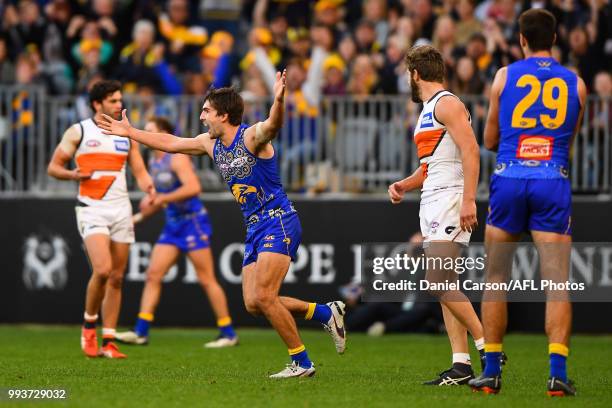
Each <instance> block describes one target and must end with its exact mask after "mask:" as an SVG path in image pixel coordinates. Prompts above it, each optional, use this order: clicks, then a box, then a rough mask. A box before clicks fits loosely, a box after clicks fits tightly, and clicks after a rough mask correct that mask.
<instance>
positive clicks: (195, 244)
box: [115, 117, 238, 348]
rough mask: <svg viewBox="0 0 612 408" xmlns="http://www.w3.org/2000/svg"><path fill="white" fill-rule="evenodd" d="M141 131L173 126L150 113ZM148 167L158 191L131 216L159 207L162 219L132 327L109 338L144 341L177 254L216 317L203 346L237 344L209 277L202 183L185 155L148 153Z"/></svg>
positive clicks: (221, 296)
mask: <svg viewBox="0 0 612 408" xmlns="http://www.w3.org/2000/svg"><path fill="white" fill-rule="evenodd" d="M145 129H146V130H148V131H150V132H172V130H173V129H174V128H173V126H172V125H171V124H170V122H168V121H167V120H166V119H165V118H162V117H152V118H150V119H149V120H148V121H147V123H146V124H145ZM149 171H150V172H151V176H152V177H153V182H154V183H155V188H156V190H157V191H158V193H159V194H157V195H156V196H155V199H154V200H149V199H147V198H146V197H145V198H144V199H143V200H142V201H141V203H140V212H139V213H138V214H136V215H134V224H137V223H139V222H141V221H142V220H143V219H146V218H148V217H150V216H152V215H153V214H155V213H156V212H157V211H159V210H161V209H163V210H164V213H165V216H166V217H165V218H166V222H165V225H164V229H163V230H162V232H161V234H160V236H159V239H158V240H157V242H156V244H155V246H154V247H153V251H152V252H151V258H150V260H149V267H148V268H147V279H146V282H145V285H144V288H143V291H142V297H141V299H140V309H139V312H138V319H137V320H136V325H135V327H134V331H128V332H122V333H117V334H116V335H115V337H116V339H117V340H118V341H120V342H123V343H127V344H139V345H143V344H148V342H149V329H150V326H151V324H152V322H153V320H154V319H153V318H154V315H155V309H156V308H157V305H158V303H159V299H160V296H161V289H162V279H163V278H164V276H165V275H166V274H167V273H168V271H169V270H170V268H172V266H173V265H174V264H175V263H176V262H177V260H178V257H179V256H180V254H181V252H182V253H185V255H186V256H187V257H188V258H189V260H190V261H191V264H192V265H193V267H194V269H195V272H196V275H197V277H198V280H199V281H200V284H201V286H202V289H204V292H205V293H206V296H207V297H208V300H209V301H210V305H211V307H212V309H213V312H214V313H215V317H216V318H217V327H218V328H219V336H218V337H217V339H216V340H213V341H210V342H207V343H206V344H205V345H204V346H205V347H207V348H221V347H231V346H235V345H236V344H238V335H237V334H236V332H235V331H234V327H233V325H232V319H231V317H230V314H229V311H228V308H227V298H226V297H225V292H224V291H223V288H222V287H221V285H219V282H217V279H216V277H215V267H214V261H213V254H212V250H211V249H210V240H211V235H212V226H211V225H210V220H209V217H208V212H207V211H206V208H205V207H204V204H202V201H200V199H199V198H198V195H199V194H200V192H201V191H202V186H201V185H200V181H199V180H198V176H197V174H196V172H195V171H194V168H193V164H192V163H191V158H190V157H189V156H186V155H184V154H168V153H165V152H160V151H153V152H152V155H151V158H150V160H149Z"/></svg>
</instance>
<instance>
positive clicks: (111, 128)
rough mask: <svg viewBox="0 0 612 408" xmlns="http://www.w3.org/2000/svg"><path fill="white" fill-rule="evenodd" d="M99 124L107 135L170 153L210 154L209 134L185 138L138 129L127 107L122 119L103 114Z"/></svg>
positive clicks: (122, 113)
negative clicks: (126, 138) (132, 122)
mask: <svg viewBox="0 0 612 408" xmlns="http://www.w3.org/2000/svg"><path fill="white" fill-rule="evenodd" d="M98 125H99V126H100V127H101V128H102V129H104V133H105V134H107V135H117V136H124V137H129V138H130V139H132V140H135V141H136V142H138V143H142V144H144V145H146V146H149V147H150V148H152V149H156V150H162V151H164V152H168V153H186V154H194V155H202V154H210V153H209V151H208V149H207V145H208V144H209V143H208V142H209V141H210V138H209V137H208V134H206V133H204V134H201V135H199V136H197V137H194V138H184V137H178V136H174V135H170V134H168V133H154V132H147V131H144V130H140V129H136V128H135V127H133V126H132V125H131V124H130V121H129V120H128V118H127V116H126V110H125V109H124V110H123V111H122V112H121V121H119V120H115V119H113V118H111V117H110V116H108V115H104V114H103V115H102V120H101V121H100V123H99V124H98Z"/></svg>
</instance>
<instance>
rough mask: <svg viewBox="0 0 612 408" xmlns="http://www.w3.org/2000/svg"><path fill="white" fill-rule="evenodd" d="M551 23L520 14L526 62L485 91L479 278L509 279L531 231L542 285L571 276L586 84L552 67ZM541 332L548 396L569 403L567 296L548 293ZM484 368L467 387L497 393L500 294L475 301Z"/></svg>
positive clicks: (503, 316)
mask: <svg viewBox="0 0 612 408" xmlns="http://www.w3.org/2000/svg"><path fill="white" fill-rule="evenodd" d="M556 28H557V22H556V19H555V17H554V16H553V15H552V14H551V13H550V12H548V11H546V10H542V9H530V10H527V11H525V12H524V13H522V14H521V16H520V17H519V31H520V34H519V40H520V45H521V49H522V51H523V53H524V55H525V59H524V60H522V61H519V62H516V63H514V64H511V65H510V66H508V67H505V68H501V69H500V70H499V71H498V72H497V74H496V75H495V79H494V80H493V84H492V86H491V97H490V102H491V103H490V106H489V113H488V117H487V123H486V126H485V132H484V140H485V145H486V147H487V148H488V149H491V150H495V149H497V150H498V154H497V166H496V169H495V173H494V174H493V176H492V177H491V186H490V196H489V216H488V218H487V228H486V230H485V248H486V256H487V270H486V280H487V281H488V282H503V281H507V280H508V279H509V277H510V273H511V269H512V259H513V256H514V254H513V251H512V250H511V249H510V248H512V246H508V245H506V244H507V243H512V242H517V241H520V239H521V233H522V232H526V231H529V232H531V237H532V239H533V241H534V242H535V244H536V245H535V246H536V249H537V251H538V257H539V263H540V275H541V277H542V279H544V280H551V281H555V282H565V281H567V280H568V279H569V264H570V253H571V241H572V239H571V206H572V200H571V193H572V192H571V185H570V181H569V178H568V177H569V171H568V166H569V156H570V149H571V145H572V141H573V137H574V134H575V133H576V131H577V129H578V127H579V123H580V120H581V117H582V113H583V106H584V101H585V99H586V87H585V85H584V82H583V81H582V79H580V78H579V77H578V76H577V75H576V74H574V73H573V72H571V71H569V70H568V69H565V68H564V67H562V66H561V65H559V64H558V63H557V62H556V61H555V60H554V59H553V58H552V53H551V49H552V47H553V45H554V43H555V40H556ZM546 300H547V304H546V319H545V320H546V334H547V336H548V342H549V345H548V353H549V359H550V377H549V379H548V382H547V384H546V388H547V391H546V392H547V393H548V395H550V396H571V395H575V394H576V388H575V387H574V386H573V384H572V381H571V380H569V379H568V376H567V369H566V361H567V356H568V354H569V347H568V345H569V340H570V333H571V325H572V308H571V304H570V302H569V296H568V293H566V292H565V291H557V292H556V293H554V294H552V295H551V292H548V293H547V299H546ZM482 317H483V325H484V331H485V361H486V364H485V369H484V371H483V373H482V375H480V376H479V377H478V378H475V379H473V380H470V381H469V382H468V383H469V384H470V385H471V386H472V388H473V389H474V390H478V391H484V392H486V393H495V394H496V393H498V392H499V391H500V390H501V378H502V377H501V365H500V362H499V361H500V356H501V353H502V346H503V337H504V334H505V330H506V323H507V321H508V311H507V306H506V302H505V297H504V298H500V297H499V296H498V295H496V294H494V293H493V292H491V291H485V293H484V294H483V302H482Z"/></svg>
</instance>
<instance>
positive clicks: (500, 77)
mask: <svg viewBox="0 0 612 408" xmlns="http://www.w3.org/2000/svg"><path fill="white" fill-rule="evenodd" d="M507 72H508V69H507V68H506V67H503V68H500V69H499V71H497V74H495V79H493V84H492V85H491V95H490V97H489V113H488V114H487V122H486V124H485V129H484V145H485V147H486V148H487V149H489V150H492V151H497V146H498V145H499V97H500V95H501V93H502V91H503V89H504V86H506V76H507Z"/></svg>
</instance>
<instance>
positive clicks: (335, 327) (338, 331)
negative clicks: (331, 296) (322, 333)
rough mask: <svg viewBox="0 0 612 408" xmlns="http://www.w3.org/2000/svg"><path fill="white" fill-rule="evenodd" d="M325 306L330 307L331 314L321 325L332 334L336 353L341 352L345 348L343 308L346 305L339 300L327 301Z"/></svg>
mask: <svg viewBox="0 0 612 408" xmlns="http://www.w3.org/2000/svg"><path fill="white" fill-rule="evenodd" d="M327 306H329V307H330V309H331V312H332V315H331V317H330V318H329V320H328V321H327V324H324V325H323V327H324V328H325V330H327V332H328V333H329V334H330V335H331V336H332V339H333V340H334V345H335V346H336V351H337V352H338V354H343V353H344V350H345V349H346V329H345V328H344V309H345V307H346V306H345V305H344V302H341V301H340V300H335V301H333V302H329V303H328V304H327Z"/></svg>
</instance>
